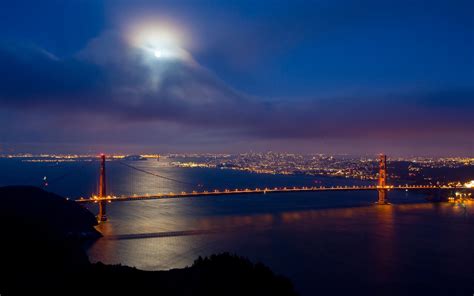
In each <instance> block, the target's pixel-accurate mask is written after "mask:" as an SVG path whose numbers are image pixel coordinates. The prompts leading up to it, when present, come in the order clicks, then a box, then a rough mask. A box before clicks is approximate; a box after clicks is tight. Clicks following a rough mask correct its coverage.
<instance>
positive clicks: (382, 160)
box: [76, 154, 464, 222]
mask: <svg viewBox="0 0 474 296" xmlns="http://www.w3.org/2000/svg"><path fill="white" fill-rule="evenodd" d="M105 160H106V156H105V155H104V154H101V156H100V177H99V192H98V194H97V195H92V196H91V197H89V198H80V199H77V200H76V202H77V203H80V204H88V203H97V204H98V206H99V212H98V215H97V220H98V221H100V222H103V221H106V220H107V204H108V203H112V202H120V201H134V200H154V199H166V198H185V197H198V196H222V195H242V194H270V193H289V192H295V193H296V192H323V191H324V192H328V191H364V190H365V191H373V190H375V191H377V192H378V199H377V202H376V204H378V205H387V204H389V202H388V196H387V193H388V192H389V191H391V190H405V191H409V190H430V189H438V190H452V189H459V188H464V187H462V186H446V185H431V184H430V185H396V186H395V185H388V184H387V156H386V155H384V154H381V155H380V156H379V174H378V183H377V185H358V186H301V187H271V188H270V187H264V188H255V189H249V188H245V189H238V188H237V189H233V190H231V189H224V190H219V189H215V190H202V191H195V190H193V191H190V192H185V191H182V192H177V193H174V192H170V193H157V194H145V195H136V194H133V195H129V196H115V195H107V187H106V168H105V163H106V162H105ZM121 164H123V165H125V166H127V167H129V168H132V169H135V170H138V171H141V172H142V173H146V174H149V175H152V176H155V177H157V178H162V179H166V180H170V181H174V182H179V183H187V184H190V183H189V182H184V181H181V180H177V179H173V178H169V177H166V176H162V175H159V174H155V173H153V172H149V171H146V170H144V169H140V168H136V167H134V166H132V165H129V164H126V163H121Z"/></svg>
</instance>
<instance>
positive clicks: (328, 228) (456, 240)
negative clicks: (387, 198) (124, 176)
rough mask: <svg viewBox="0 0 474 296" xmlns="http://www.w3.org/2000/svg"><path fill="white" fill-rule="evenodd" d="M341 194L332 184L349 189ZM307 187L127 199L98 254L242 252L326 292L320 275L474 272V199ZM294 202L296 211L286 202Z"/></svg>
mask: <svg viewBox="0 0 474 296" xmlns="http://www.w3.org/2000/svg"><path fill="white" fill-rule="evenodd" d="M318 194H320V193H318ZM303 195H304V194H303ZM338 195H340V193H330V194H329V196H331V198H333V199H336V200H337V199H338V198H340V199H345V198H346V197H345V196H342V197H341V196H339V197H338ZM298 197H299V195H292V194H282V195H278V196H274V197H273V198H267V197H263V196H256V197H253V198H252V197H250V196H241V197H239V198H237V197H236V198H235V199H233V200H231V199H224V200H222V199H219V198H207V199H187V200H184V199H179V200H178V199H176V200H159V201H140V202H136V203H135V202H133V203H121V204H118V203H117V204H115V205H112V207H111V208H110V210H111V211H110V218H111V221H110V222H107V223H104V224H102V225H100V226H99V229H100V230H101V231H102V232H103V233H104V235H105V237H104V238H103V239H100V240H98V241H97V242H96V243H95V244H94V245H93V246H92V247H91V248H90V249H89V255H90V257H91V259H92V260H94V261H103V262H106V263H122V264H126V265H131V266H136V267H138V268H141V269H147V270H158V269H171V268H179V267H184V266H187V265H190V264H192V262H193V260H195V259H196V258H197V257H198V256H204V255H210V254H212V253H217V252H224V251H229V252H235V253H237V254H239V255H242V256H247V257H249V258H251V259H252V260H255V261H261V262H264V263H265V264H267V265H269V266H270V267H271V268H272V269H274V270H275V271H276V272H278V273H281V274H285V275H287V276H289V277H291V278H292V280H293V281H294V282H295V284H296V286H297V287H298V289H299V290H300V291H302V292H303V293H304V294H306V295H312V294H314V293H316V292H317V291H316V290H315V286H314V279H315V278H318V279H319V280H320V281H321V282H323V283H326V284H328V285H329V284H331V283H332V284H334V285H337V283H335V282H334V281H335V280H334V279H337V278H339V279H341V278H346V277H348V276H350V277H354V275H356V276H357V284H358V285H361V284H362V285H364V284H366V285H367V286H369V285H372V284H373V283H375V284H387V283H389V284H390V283H397V282H398V281H401V282H408V283H419V282H421V283H425V284H428V283H430V282H432V281H433V280H434V281H436V280H439V281H445V280H446V279H447V278H448V279H449V278H451V279H452V278H456V280H462V281H472V280H473V279H474V278H473V272H472V271H473V270H472V266H474V258H473V256H471V255H470V253H471V249H472V247H473V246H474V236H473V234H474V220H473V219H472V216H471V214H472V212H473V211H472V204H469V205H468V207H467V209H468V212H467V214H466V213H464V210H463V209H462V208H461V207H457V206H455V205H452V204H430V203H419V204H399V205H392V206H374V205H368V204H370V199H371V198H372V196H370V198H366V199H365V200H366V203H365V205H361V206H355V207H351V208H329V209H328V208H325V206H326V205H325V204H324V203H321V202H320V199H318V197H317V196H315V195H314V194H306V196H305V198H306V200H311V201H312V202H307V204H306V205H305V206H304V207H303V209H300V208H299V207H298V205H295V202H296V203H297V202H298V200H301V199H299V198H298ZM322 200H323V202H324V201H325V200H324V199H322ZM285 204H286V205H288V209H289V210H288V211H284V210H283V211H282V210H281V209H282V208H283V206H282V205H285ZM193 231H195V233H194V234H193V233H192V232H193ZM129 234H135V235H137V234H138V237H136V238H134V237H133V235H132V236H131V237H130V236H127V235H129ZM121 235H122V237H121ZM147 235H148V236H147ZM143 236H144V237H145V238H143ZM466 255H467V256H466ZM352 280H354V278H352ZM347 281H349V282H350V281H351V279H348V280H347ZM319 288H321V287H319ZM319 288H318V289H319Z"/></svg>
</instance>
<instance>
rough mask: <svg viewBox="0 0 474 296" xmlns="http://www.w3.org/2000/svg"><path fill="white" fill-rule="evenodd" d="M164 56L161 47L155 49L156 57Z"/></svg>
mask: <svg viewBox="0 0 474 296" xmlns="http://www.w3.org/2000/svg"><path fill="white" fill-rule="evenodd" d="M162 56H163V54H162V53H161V50H159V49H157V50H155V57H157V58H161V57H162Z"/></svg>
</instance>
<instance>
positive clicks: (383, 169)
mask: <svg viewBox="0 0 474 296" xmlns="http://www.w3.org/2000/svg"><path fill="white" fill-rule="evenodd" d="M378 187H379V188H378V192H379V199H378V201H377V203H378V204H379V205H386V204H388V199H387V188H386V187H387V156H386V155H385V154H380V156H379V184H378Z"/></svg>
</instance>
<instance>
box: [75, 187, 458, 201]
mask: <svg viewBox="0 0 474 296" xmlns="http://www.w3.org/2000/svg"><path fill="white" fill-rule="evenodd" d="M423 189H442V190H452V189H466V188H464V187H454V186H433V185H413V186H410V185H400V186H384V187H380V186H335V187H283V188H278V187H275V188H255V189H234V190H213V191H192V192H181V193H173V192H170V193H163V194H161V193H160V194H146V195H133V196H107V197H105V198H99V197H97V196H92V197H90V198H80V199H78V200H76V202H78V203H96V202H99V201H108V202H117V201H132V200H151V199H165V198H182V197H198V196H217V195H239V194H267V193H285V192H319V191H366V190H388V191H390V190H423Z"/></svg>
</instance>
